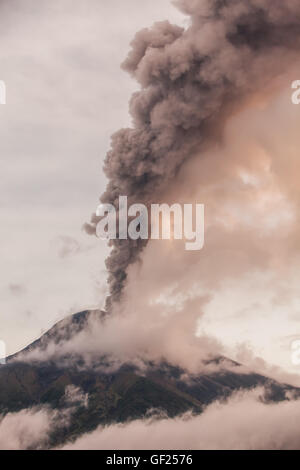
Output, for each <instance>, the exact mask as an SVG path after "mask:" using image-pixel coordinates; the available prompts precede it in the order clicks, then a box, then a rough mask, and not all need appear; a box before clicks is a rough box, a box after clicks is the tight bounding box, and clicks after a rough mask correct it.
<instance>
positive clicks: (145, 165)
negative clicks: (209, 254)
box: [86, 0, 300, 309]
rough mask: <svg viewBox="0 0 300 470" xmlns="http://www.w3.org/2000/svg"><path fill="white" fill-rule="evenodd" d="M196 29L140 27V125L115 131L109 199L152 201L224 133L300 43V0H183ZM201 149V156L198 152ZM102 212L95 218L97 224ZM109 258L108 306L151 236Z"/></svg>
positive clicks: (136, 116)
mask: <svg viewBox="0 0 300 470" xmlns="http://www.w3.org/2000/svg"><path fill="white" fill-rule="evenodd" d="M175 3H176V4H177V6H179V8H180V9H181V10H182V11H183V12H184V13H186V14H188V15H190V25H189V27H188V28H187V29H183V28H181V27H178V26H174V25H171V24H170V23H169V22H167V21H165V22H161V23H156V24H155V25H154V26H153V27H152V28H151V29H144V30H142V31H140V32H139V33H137V35H136V37H135V39H134V40H133V42H132V50H131V51H130V53H129V55H128V57H127V59H126V60H125V62H124V64H123V68H124V69H125V70H127V71H128V72H129V73H131V74H132V75H133V76H134V77H135V78H136V79H137V81H138V82H139V83H140V85H141V90H140V91H139V92H137V93H135V94H134V95H133V96H132V98H131V102H130V112H131V116H132V118H133V127H132V128H130V129H121V130H120V131H118V132H117V133H116V134H114V135H113V137H112V147H111V150H110V151H109V152H108V154H107V157H106V160H105V166H104V170H105V173H106V175H107V177H108V178H109V183H108V186H107V189H106V191H105V193H104V194H103V195H102V196H101V199H100V200H101V202H102V203H111V204H114V205H115V207H116V208H118V198H119V195H127V196H128V199H129V201H128V202H129V203H130V204H132V203H137V202H142V203H144V204H146V205H148V204H150V203H153V202H154V201H155V200H158V199H159V195H160V194H161V192H162V190H166V188H167V187H168V182H170V180H171V179H172V178H174V176H175V175H176V172H177V171H178V169H179V168H180V167H181V165H182V164H183V162H185V161H186V159H187V158H189V156H191V155H192V154H195V151H196V150H197V152H199V154H200V151H201V148H202V146H204V145H207V144H208V143H209V141H210V140H211V139H212V138H214V139H215V138H217V137H218V135H219V132H220V130H221V129H222V123H223V122H224V119H225V118H226V116H228V115H229V114H230V113H231V112H232V111H233V110H234V109H235V108H236V107H237V106H239V105H241V104H242V101H243V100H245V98H247V97H249V96H251V95H252V93H254V92H255V91H256V90H258V89H259V88H260V87H262V86H265V85H266V83H267V82H268V81H270V80H271V79H272V78H274V76H277V75H279V74H280V72H281V71H282V67H284V64H285V60H286V57H287V55H288V54H290V53H291V52H292V51H296V50H297V49H299V45H300V2H299V0H284V1H283V0H178V1H176V2H175ZM199 158H201V156H200V157H199ZM98 221H99V218H97V216H96V215H93V217H92V220H91V223H90V224H86V230H87V231H88V233H95V231H96V225H97V222H98ZM111 243H112V245H113V247H112V251H111V254H110V256H109V258H108V259H107V269H108V272H109V279H108V282H109V289H110V295H109V297H108V300H107V309H109V308H110V306H111V304H112V302H114V301H117V300H118V299H120V295H121V292H122V289H123V287H124V284H125V281H126V270H127V268H128V266H129V265H130V264H131V263H134V262H135V261H136V260H137V258H138V256H139V254H140V252H141V250H142V248H143V247H144V245H145V241H141V240H140V241H139V240H138V241H132V240H115V241H113V242H111Z"/></svg>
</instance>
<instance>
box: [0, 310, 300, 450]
mask: <svg viewBox="0 0 300 470" xmlns="http://www.w3.org/2000/svg"><path fill="white" fill-rule="evenodd" d="M90 315H97V316H99V318H100V319H101V318H102V317H103V313H102V312H99V311H96V312H95V311H94V312H87V311H86V312H80V313H78V314H76V315H73V316H72V317H69V318H68V319H66V320H63V321H62V322H60V323H58V324H56V325H55V326H54V327H53V328H52V329H51V330H49V331H48V332H47V333H46V334H45V335H43V336H42V337H41V338H40V339H39V340H37V341H36V342H34V343H32V344H31V345H30V346H28V347H27V348H26V349H25V351H32V350H34V349H36V348H41V349H43V348H46V347H47V345H48V344H49V341H52V342H54V343H55V344H57V343H59V342H60V341H62V340H63V339H66V338H69V337H70V335H72V334H73V333H74V331H80V329H82V328H83V327H84V326H85V325H86V323H87V321H88V319H89V316H90ZM221 359H222V358H218V359H216V360H215V362H218V361H220V360H221ZM227 362H229V361H227ZM231 364H233V365H236V366H238V364H236V363H233V362H232V361H231ZM145 365H146V366H147V367H146V368H145V369H143V371H142V372H141V370H139V369H138V368H137V367H135V366H133V365H130V364H125V365H123V366H121V367H120V368H119V369H118V370H117V371H115V372H110V373H105V372H103V371H99V369H97V370H95V369H93V368H89V369H88V368H82V367H81V365H80V364H79V363H78V361H77V362H76V360H75V362H74V363H73V364H71V365H70V364H69V365H68V367H62V366H58V365H57V364H56V363H55V362H53V361H47V362H43V363H41V362H39V363H37V362H35V363H25V362H22V352H21V353H19V354H16V355H14V356H11V357H9V358H8V361H7V364H6V365H4V366H0V413H1V414H6V413H7V412H15V411H19V410H22V409H25V408H30V407H33V406H48V407H50V408H52V409H56V410H59V411H66V410H69V411H70V417H69V419H68V423H67V425H65V426H63V427H60V428H58V429H55V432H53V434H52V436H51V440H50V444H49V445H58V444H60V443H62V442H64V441H66V440H67V439H72V438H76V437H78V436H79V435H81V434H82V433H85V432H88V431H92V430H93V429H95V428H96V427H97V426H98V425H99V424H110V423H113V422H124V421H127V420H131V419H136V418H142V417H144V416H145V415H146V414H147V413H148V414H149V412H151V410H152V412H153V410H159V411H160V412H163V413H165V414H167V415H168V416H170V417H174V416H176V415H180V414H182V413H184V412H186V411H192V412H194V413H201V411H202V410H203V407H204V406H206V405H207V404H209V403H211V402H212V401H214V400H216V399H224V398H226V397H228V396H229V395H230V394H232V393H233V392H235V391H237V390H245V389H251V388H254V387H257V386H260V387H263V388H264V390H265V393H264V399H265V400H267V401H268V400H270V401H272V400H275V401H279V400H284V399H285V397H286V394H287V392H293V394H294V395H297V396H298V395H299V396H300V389H297V388H294V387H291V386H289V385H285V384H280V383H278V382H276V381H274V380H271V379H269V378H267V377H264V376H262V375H259V374H254V373H248V374H245V373H243V374H241V373H239V372H237V373H235V372H234V368H230V370H225V369H224V370H221V371H219V372H218V373H214V374H210V375H208V374H206V375H203V374H202V375H199V376H188V375H187V373H186V371H184V370H182V369H180V368H178V367H174V366H172V365H170V364H167V363H161V364H152V363H147V364H145ZM238 370H239V369H238V367H237V371H238ZM187 377H188V378H187ZM72 390H73V392H74V391H75V392H76V393H77V395H78V396H79V398H76V396H75V400H74V397H73V399H72V400H71V401H70V397H69V396H68V393H67V392H68V391H72ZM76 393H75V395H76ZM84 397H86V400H85V399H84Z"/></svg>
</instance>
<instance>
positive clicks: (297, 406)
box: [63, 390, 300, 450]
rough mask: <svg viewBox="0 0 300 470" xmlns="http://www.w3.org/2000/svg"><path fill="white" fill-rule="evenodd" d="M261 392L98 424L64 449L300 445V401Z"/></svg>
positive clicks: (239, 394)
mask: <svg viewBox="0 0 300 470" xmlns="http://www.w3.org/2000/svg"><path fill="white" fill-rule="evenodd" d="M259 394H260V391H259V390H255V391H252V392H246V393H238V394H237V395H235V396H233V397H232V398H231V399H230V400H229V401H228V402H226V403H220V402H215V403H213V404H212V405H210V406H208V407H207V408H206V410H205V411H204V413H203V414H201V415H199V416H194V417H193V416H191V415H190V414H185V415H184V416H182V417H180V418H175V419H167V418H164V419H162V420H151V419H149V420H144V421H143V420H137V421H132V422H130V423H128V424H125V425H121V424H116V425H113V426H108V427H99V428H98V429H97V430H96V431H94V432H92V433H90V434H86V435H84V436H82V437H81V438H79V439H78V440H77V441H76V442H75V443H72V444H68V445H66V446H65V447H64V448H63V449H64V450H73V449H77V450H84V449H107V450H113V449H115V450H117V449H120V450H125V449H130V450H131V449H192V450H194V449H210V450H211V449H225V450H226V449H233V450H238V449H250V450H252V449H300V430H299V419H300V402H299V401H285V402H282V403H279V404H272V405H267V404H264V403H263V402H261V401H259V400H258V397H259Z"/></svg>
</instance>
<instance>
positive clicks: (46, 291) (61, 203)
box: [0, 0, 185, 352]
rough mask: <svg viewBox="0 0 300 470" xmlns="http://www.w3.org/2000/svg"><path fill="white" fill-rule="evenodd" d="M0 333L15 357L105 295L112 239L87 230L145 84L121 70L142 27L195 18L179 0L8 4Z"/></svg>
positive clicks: (1, 129)
mask: <svg viewBox="0 0 300 470" xmlns="http://www.w3.org/2000/svg"><path fill="white" fill-rule="evenodd" d="M0 5H1V6H0V14H1V19H2V21H1V23H2V25H1V30H0V64H1V66H0V79H1V80H4V81H5V82H6V86H7V104H6V105H5V106H4V105H2V106H0V123H1V125H0V155H1V180H2V182H1V189H0V208H1V228H0V231H1V232H0V233H1V246H0V259H1V284H0V289H1V295H0V338H2V339H3V340H5V341H6V343H7V348H8V352H13V351H15V350H16V349H18V348H20V347H23V346H24V345H26V344H27V343H28V342H30V341H31V340H32V339H34V338H35V337H37V336H38V335H39V334H40V333H41V330H44V329H47V328H48V327H50V326H51V325H52V324H53V322H55V321H56V320H58V319H60V318H62V317H64V316H65V315H66V314H68V313H70V312H75V311H78V310H79V309H82V308H85V307H89V306H93V305H97V304H98V303H99V302H100V303H102V301H103V297H104V294H103V289H105V273H104V263H103V261H104V258H105V254H106V253H107V249H106V247H105V245H104V242H100V241H98V240H95V239H93V238H92V237H89V236H87V235H86V234H85V233H84V232H82V230H81V227H82V225H83V223H84V222H86V221H88V220H89V217H90V214H91V213H92V212H93V211H94V210H95V208H96V206H97V203H98V197H99V194H100V193H101V192H102V191H103V190H104V188H105V178H104V175H103V173H102V162H103V158H104V156H105V153H106V151H107V149H108V147H109V142H110V135H111V134H112V133H113V132H114V131H116V130H117V129H118V128H120V127H122V126H128V124H129V123H130V120H129V116H128V100H129V97H130V95H131V93H132V92H133V91H134V90H135V89H136V88H137V85H136V84H135V83H134V82H133V81H132V80H131V79H130V77H129V76H128V75H127V74H126V73H124V72H123V71H122V70H121V69H120V63H121V62H122V61H123V60H124V58H125V57H126V55H127V52H128V50H129V43H130V41H131V40H132V39H133V36H134V34H135V33H136V31H137V30H139V29H140V28H141V27H144V26H151V24H152V23H153V21H156V20H163V19H169V20H170V21H174V22H180V21H183V20H185V18H184V17H183V16H182V15H180V13H179V12H178V11H177V10H176V9H175V8H174V7H173V6H172V5H171V4H170V2H169V0H154V1H153V0H143V1H140V0H126V2H123V1H120V0H111V1H109V2H104V1H99V0H88V1H86V0H51V1H49V0H39V1H38V2H37V1H36V0H26V1H24V0H8V1H3V0H2V1H1V3H0Z"/></svg>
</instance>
